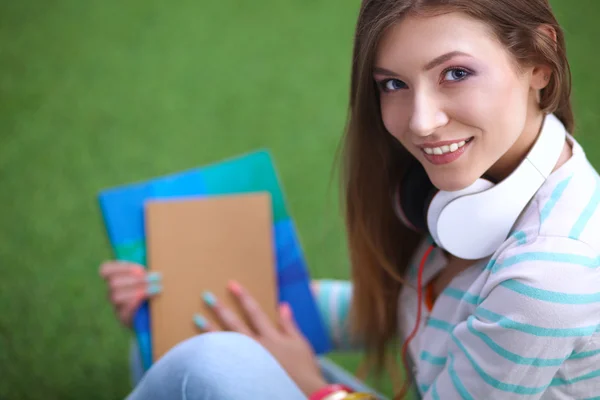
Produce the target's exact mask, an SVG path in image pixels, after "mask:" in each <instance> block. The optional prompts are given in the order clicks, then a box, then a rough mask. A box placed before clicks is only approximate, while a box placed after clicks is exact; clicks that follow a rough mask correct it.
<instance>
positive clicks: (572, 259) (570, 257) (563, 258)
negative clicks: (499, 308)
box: [486, 251, 600, 273]
mask: <svg viewBox="0 0 600 400" xmlns="http://www.w3.org/2000/svg"><path fill="white" fill-rule="evenodd" d="M527 261H546V262H557V263H566V264H574V265H580V266H582V267H588V268H597V267H599V266H600V258H599V257H594V258H592V257H586V256H582V255H579V254H570V253H554V252H549V251H531V252H526V253H521V254H516V255H514V256H510V257H506V258H505V259H504V260H502V261H500V262H498V261H497V262H494V263H491V262H490V263H489V264H488V265H487V267H486V269H491V270H492V273H496V272H498V271H500V270H501V269H504V268H508V267H510V266H513V265H515V264H519V263H522V262H527Z"/></svg>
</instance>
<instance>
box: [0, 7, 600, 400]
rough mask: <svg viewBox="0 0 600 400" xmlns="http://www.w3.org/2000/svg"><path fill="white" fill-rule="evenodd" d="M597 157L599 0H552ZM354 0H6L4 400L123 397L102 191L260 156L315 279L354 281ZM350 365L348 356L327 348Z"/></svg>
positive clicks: (2, 83) (0, 288) (1, 38)
mask: <svg viewBox="0 0 600 400" xmlns="http://www.w3.org/2000/svg"><path fill="white" fill-rule="evenodd" d="M554 4H555V6H556V11H557V14H558V16H559V18H560V20H561V22H563V23H564V25H565V29H566V31H567V37H568V42H569V53H570V57H571V62H572V66H573V73H574V77H575V90H574V99H575V104H576V111H577V116H578V118H579V119H578V126H579V129H580V130H579V132H578V137H579V139H580V141H581V142H582V143H583V144H584V146H586V148H587V150H588V152H589V154H590V158H591V159H592V162H593V163H594V164H596V165H597V164H598V162H600V152H599V151H598V150H597V149H598V145H599V144H600V138H599V137H598V136H597V134H596V132H595V130H596V129H597V127H598V126H599V124H600V116H599V114H598V113H597V109H598V106H597V104H598V103H597V102H595V99H596V98H597V93H598V92H599V90H600V79H599V78H598V71H599V70H600V59H599V57H598V56H597V55H596V54H595V53H593V51H592V50H593V49H594V48H595V47H594V46H595V45H596V43H595V40H594V39H597V38H599V37H600V25H598V24H597V21H596V16H597V15H600V14H599V13H600V2H598V1H596V0H577V1H569V0H563V1H555V2H554ZM357 7H358V1H357V0H354V1H349V0H332V1H328V2H317V1H312V0H304V1H290V0H277V1H275V0H264V1H260V2H243V1H233V0H221V1H214V2H198V1H191V0H181V1H177V2H173V3H169V2H159V1H153V0H146V1H141V0H133V1H129V2H119V1H115V0H103V1H80V0H55V1H36V0H19V1H4V2H2V3H1V4H0V205H1V206H2V208H0V221H1V223H0V226H1V229H0V305H1V307H2V313H0V376H1V377H2V378H0V399H3V400H4V399H55V398H56V399H116V398H122V397H123V396H124V395H125V393H126V392H127V390H128V387H129V386H128V385H129V381H128V379H129V375H128V365H127V350H128V339H129V335H128V333H127V332H126V331H125V330H123V329H122V328H120V327H119V325H118V324H117V322H116V319H115V318H114V316H113V314H112V311H111V309H110V307H109V305H108V302H107V300H106V295H105V287H104V285H103V283H102V282H101V280H100V279H99V278H98V275H97V267H98V265H99V263H100V262H101V261H102V260H104V259H106V258H109V257H111V252H110V249H109V247H108V244H107V241H106V239H105V235H104V231H103V225H102V222H101V219H100V214H99V211H98V208H97V203H96V194H97V193H98V191H99V190H101V189H102V188H105V187H108V186H113V185H117V184H121V183H126V182H131V181H134V180H139V179H145V178H149V177H152V176H156V175H161V174H165V173H170V172H175V171H179V170H182V169H186V168H191V167H195V166H198V165H203V164H206V163H210V162H215V161H218V160H220V159H222V158H226V157H230V156H232V155H236V154H239V153H243V152H246V151H250V150H254V149H256V148H259V147H267V148H269V149H270V150H271V151H272V153H273V155H274V157H275V160H276V162H277V165H278V168H279V171H280V175H281V179H282V181H283V184H284V187H285V191H286V197H287V200H288V203H289V206H290V211H291V213H292V214H293V216H294V218H295V220H296V221H297V224H298V229H299V231H300V234H301V237H302V242H303V245H304V248H305V251H306V255H307V259H308V262H309V264H310V268H311V271H312V274H313V276H314V277H325V276H327V277H334V278H343V277H347V276H348V270H347V261H346V250H345V247H344V235H343V229H342V221H341V218H340V215H339V207H338V204H337V190H336V185H335V182H334V184H333V185H332V184H331V183H330V181H329V176H330V171H331V168H332V165H333V162H334V153H335V150H336V147H337V144H338V140H339V137H340V134H341V132H342V129H343V123H344V118H345V111H346V103H347V93H348V75H349V62H350V54H351V47H352V36H353V26H354V22H355V18H356V13H357V10H358V8H357ZM336 359H338V360H340V361H342V363H343V364H344V365H346V366H352V365H355V364H356V361H357V359H356V357H354V356H337V357H336Z"/></svg>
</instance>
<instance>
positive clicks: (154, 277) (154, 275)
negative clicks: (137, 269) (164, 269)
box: [146, 272, 162, 283]
mask: <svg viewBox="0 0 600 400" xmlns="http://www.w3.org/2000/svg"><path fill="white" fill-rule="evenodd" d="M161 279H162V274H161V273H160V272H148V274H147V275H146V282H148V283H158V282H160V280H161Z"/></svg>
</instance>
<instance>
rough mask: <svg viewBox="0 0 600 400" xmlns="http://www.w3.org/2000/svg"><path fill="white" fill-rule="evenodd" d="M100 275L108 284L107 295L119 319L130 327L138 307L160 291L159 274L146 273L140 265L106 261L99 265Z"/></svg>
mask: <svg viewBox="0 0 600 400" xmlns="http://www.w3.org/2000/svg"><path fill="white" fill-rule="evenodd" d="M100 276H101V277H102V278H103V279H104V280H105V281H106V284H107V286H108V297H109V299H110V302H111V303H112V305H113V308H114V310H115V313H116V314H117V317H118V319H119V321H121V323H122V324H123V325H125V326H126V327H129V328H130V327H131V322H132V319H133V314H134V313H135V312H136V311H137V309H138V307H139V306H140V305H141V304H142V303H143V302H144V300H146V299H148V298H149V297H150V296H153V295H155V294H157V293H159V292H160V291H161V286H160V275H158V274H156V273H148V271H147V270H146V269H145V268H144V267H143V266H141V265H138V264H133V263H128V262H121V261H107V262H105V263H103V264H102V265H101V266H100Z"/></svg>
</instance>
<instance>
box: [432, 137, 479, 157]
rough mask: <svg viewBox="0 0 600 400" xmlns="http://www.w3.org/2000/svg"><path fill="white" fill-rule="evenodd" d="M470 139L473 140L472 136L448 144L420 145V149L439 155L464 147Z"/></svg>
mask: <svg viewBox="0 0 600 400" xmlns="http://www.w3.org/2000/svg"><path fill="white" fill-rule="evenodd" d="M471 140H473V138H472V137H471V138H469V139H467V140H463V141H460V142H455V143H452V144H449V145H448V144H447V145H443V146H438V147H422V148H421V150H423V152H424V153H425V154H428V155H435V156H441V155H444V154H448V153H454V152H455V151H458V150H459V149H461V148H462V147H464V146H465V145H466V144H467V143H469V142H471Z"/></svg>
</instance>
